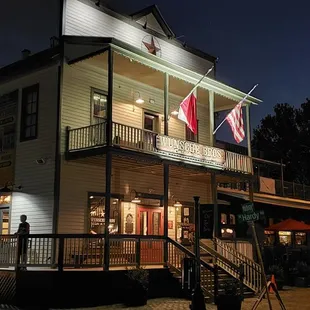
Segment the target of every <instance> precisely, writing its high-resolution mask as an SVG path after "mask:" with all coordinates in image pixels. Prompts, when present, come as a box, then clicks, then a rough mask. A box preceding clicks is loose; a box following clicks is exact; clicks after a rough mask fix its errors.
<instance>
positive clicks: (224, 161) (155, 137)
mask: <svg viewBox="0 0 310 310" xmlns="http://www.w3.org/2000/svg"><path fill="white" fill-rule="evenodd" d="M67 135H68V144H67V150H68V152H69V153H72V152H76V151H83V150H87V149H93V148H98V147H104V146H106V141H107V139H106V123H101V124H96V125H90V126H87V127H82V128H77V129H70V128H68V132H67ZM112 144H113V146H115V147H120V148H124V149H130V150H134V151H138V152H142V153H151V154H154V155H156V154H157V155H158V156H161V157H164V158H168V159H171V160H177V161H182V162H187V163H193V164H195V165H201V166H206V167H209V168H215V169H219V170H229V171H233V172H239V173H245V174H251V173H252V170H253V169H252V160H251V158H250V157H248V156H245V155H241V154H237V153H233V152H229V151H225V150H222V149H219V148H215V147H210V146H205V145H201V144H198V143H194V142H190V141H185V140H181V139H178V138H173V137H169V136H164V135H159V134H158V133H156V132H152V131H148V130H143V129H141V128H136V127H132V126H127V125H123V124H119V123H113V124H112Z"/></svg>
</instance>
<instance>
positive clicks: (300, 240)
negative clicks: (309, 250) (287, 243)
mask: <svg viewBox="0 0 310 310" xmlns="http://www.w3.org/2000/svg"><path fill="white" fill-rule="evenodd" d="M295 244H296V245H307V235H306V233H304V232H296V233H295Z"/></svg>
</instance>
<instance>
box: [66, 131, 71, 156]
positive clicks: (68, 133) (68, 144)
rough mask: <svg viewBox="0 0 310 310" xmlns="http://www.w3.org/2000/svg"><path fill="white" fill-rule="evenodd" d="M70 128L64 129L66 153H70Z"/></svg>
mask: <svg viewBox="0 0 310 310" xmlns="http://www.w3.org/2000/svg"><path fill="white" fill-rule="evenodd" d="M70 129H71V127H70V126H67V127H66V145H67V152H69V151H70Z"/></svg>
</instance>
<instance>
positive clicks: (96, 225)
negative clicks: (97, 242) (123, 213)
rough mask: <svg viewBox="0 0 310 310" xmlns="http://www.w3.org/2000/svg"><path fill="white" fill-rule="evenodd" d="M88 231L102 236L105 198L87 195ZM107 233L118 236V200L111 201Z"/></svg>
mask: <svg viewBox="0 0 310 310" xmlns="http://www.w3.org/2000/svg"><path fill="white" fill-rule="evenodd" d="M88 200H89V229H90V233H92V234H104V230H105V206H106V203H105V202H106V198H105V197H104V196H103V195H92V194H91V195H89V199H88ZM110 208H111V210H110V223H109V232H110V233H111V234H118V233H119V227H120V200H119V199H117V198H112V199H111V207H110Z"/></svg>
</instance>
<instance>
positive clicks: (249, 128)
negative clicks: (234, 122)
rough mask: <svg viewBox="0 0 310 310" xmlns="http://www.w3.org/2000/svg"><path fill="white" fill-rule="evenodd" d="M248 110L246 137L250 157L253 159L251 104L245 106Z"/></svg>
mask: <svg viewBox="0 0 310 310" xmlns="http://www.w3.org/2000/svg"><path fill="white" fill-rule="evenodd" d="M245 109H246V135H247V142H248V156H249V157H252V145H251V125H250V104H249V103H248V104H247V105H246V106H245Z"/></svg>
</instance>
